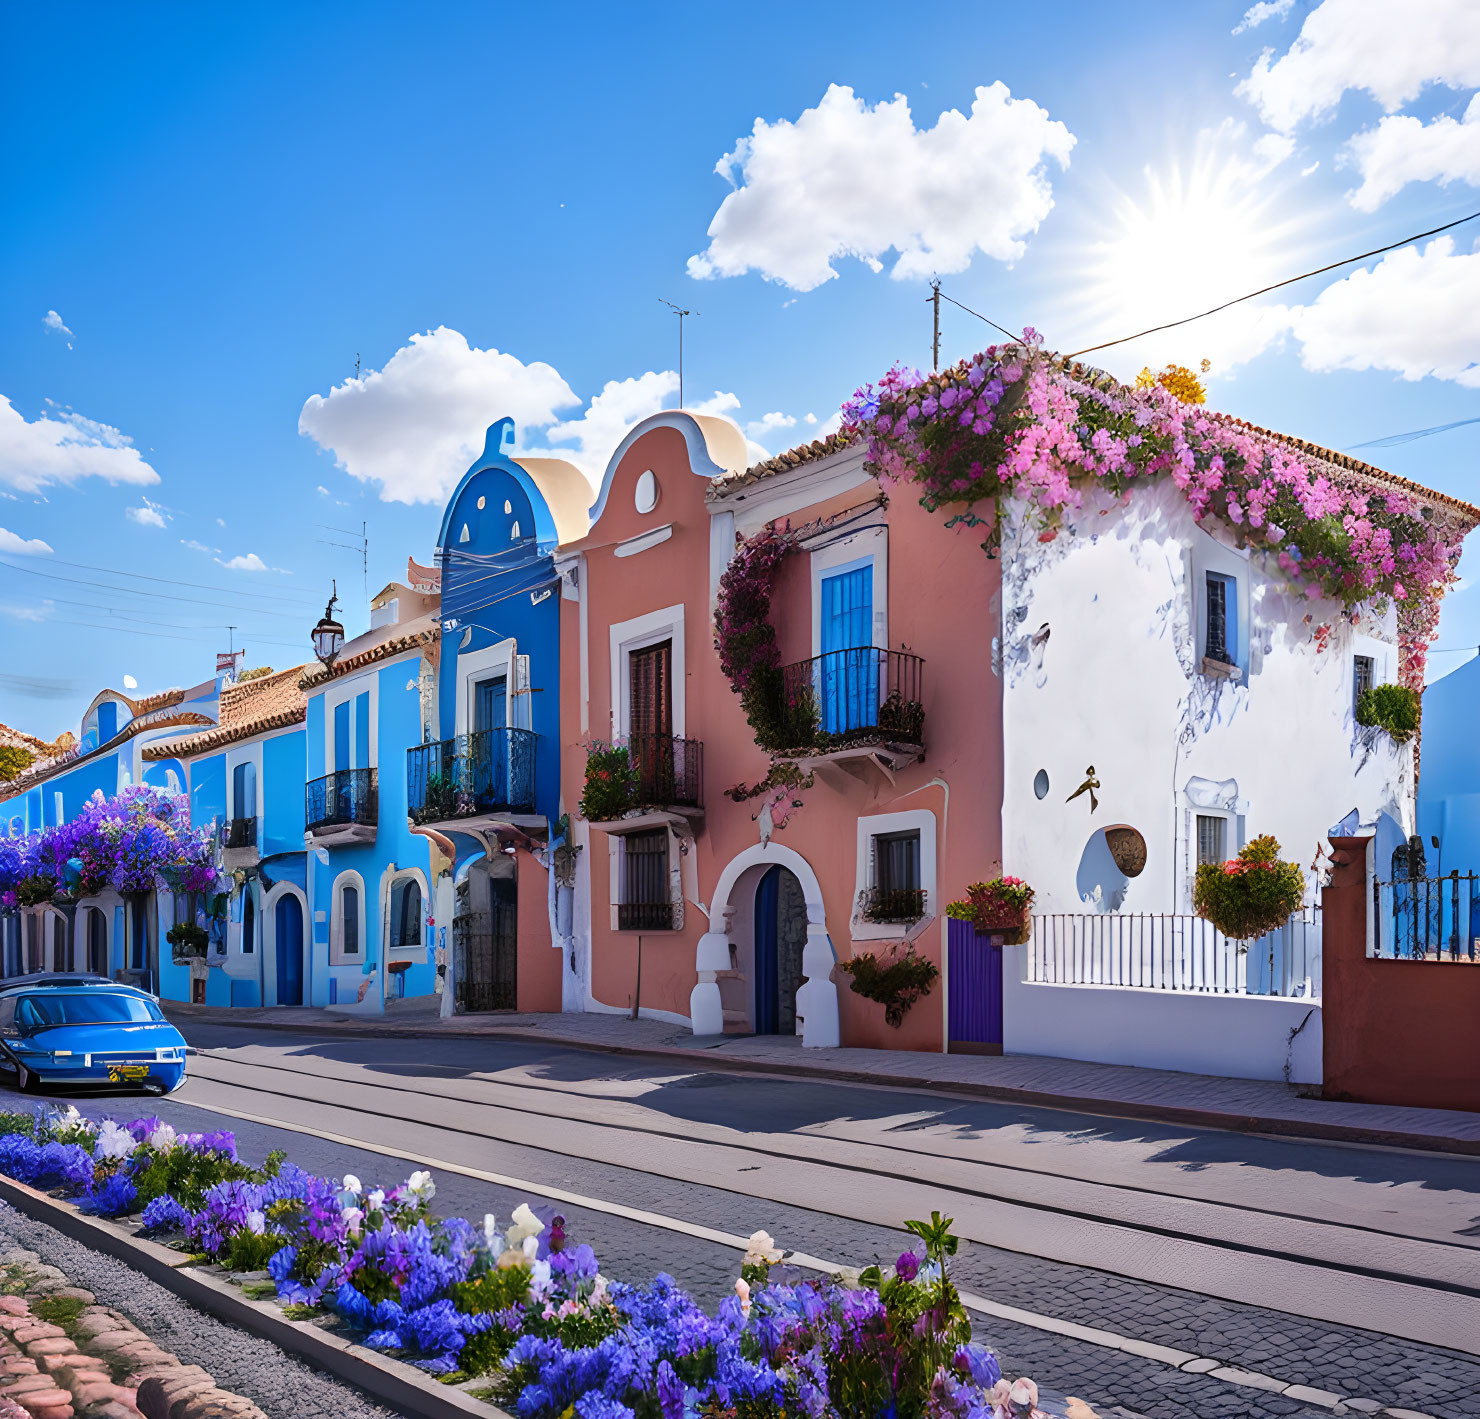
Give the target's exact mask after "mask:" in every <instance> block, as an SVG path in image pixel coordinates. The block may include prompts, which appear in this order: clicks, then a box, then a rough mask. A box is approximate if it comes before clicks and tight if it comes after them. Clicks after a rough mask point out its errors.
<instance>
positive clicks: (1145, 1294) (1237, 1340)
mask: <svg viewBox="0 0 1480 1419" xmlns="http://www.w3.org/2000/svg"><path fill="white" fill-rule="evenodd" d="M81 1106H82V1107H83V1108H84V1109H85V1110H86V1111H87V1112H90V1113H93V1114H96V1115H102V1114H104V1113H108V1112H113V1113H121V1112H127V1110H119V1109H118V1108H117V1106H116V1105H115V1106H113V1107H111V1108H110V1107H109V1106H108V1105H106V1104H102V1103H96V1102H86V1101H82V1102H81ZM149 1111H150V1112H157V1113H159V1114H160V1115H161V1116H163V1117H166V1118H168V1119H170V1120H171V1121H172V1122H174V1123H175V1124H176V1125H177V1126H178V1127H182V1128H209V1127H221V1126H229V1127H232V1128H233V1129H234V1130H235V1132H236V1134H237V1137H238V1141H239V1145H240V1147H241V1150H242V1152H243V1155H244V1156H246V1157H247V1158H249V1159H251V1160H253V1161H258V1160H260V1159H261V1158H262V1157H264V1156H265V1155H266V1154H267V1152H268V1151H269V1150H270V1149H271V1148H274V1147H282V1148H286V1149H287V1150H288V1151H289V1153H290V1156H292V1157H293V1158H294V1160H295V1161H297V1162H298V1163H300V1165H302V1166H304V1167H307V1168H310V1169H313V1170H317V1171H320V1172H323V1173H328V1174H335V1175H338V1174H342V1173H344V1172H346V1171H351V1172H355V1173H356V1174H357V1175H359V1176H360V1177H362V1178H364V1179H366V1180H368V1179H370V1178H375V1179H377V1180H380V1181H387V1180H395V1179H396V1177H397V1174H398V1173H402V1174H404V1172H407V1171H409V1170H410V1168H411V1167H412V1165H413V1164H412V1162H411V1161H410V1160H408V1161H407V1162H405V1163H403V1164H401V1165H400V1166H399V1167H398V1166H397V1161H396V1160H395V1159H394V1158H389V1157H386V1156H385V1155H384V1154H382V1153H379V1152H375V1151H371V1150H368V1149H357V1148H353V1147H347V1146H345V1145H342V1144H338V1143H333V1142H329V1141H327V1140H324V1139H320V1138H317V1137H314V1136H312V1135H308V1134H302V1133H296V1132H292V1131H285V1130H281V1129H278V1128H274V1127H271V1126H268V1125H263V1124H257V1123H252V1122H246V1121H240V1120H231V1119H223V1118H222V1116H221V1115H219V1114H216V1113H213V1112H211V1111H209V1110H205V1109H200V1108H196V1107H193V1106H191V1105H188V1104H184V1103H181V1102H178V1101H176V1100H173V1099H172V1100H167V1101H162V1102H160V1101H154V1102H152V1103H151V1104H150V1106H149ZM323 1126H324V1127H325V1128H326V1129H334V1130H335V1131H338V1130H337V1129H335V1123H334V1120H332V1119H330V1118H328V1117H326V1119H325V1121H324V1125H323ZM346 1127H347V1125H346ZM448 1151H449V1155H450V1156H452V1153H451V1150H450V1149H449V1150H448ZM475 1165H476V1166H481V1167H484V1168H496V1169H497V1170H498V1171H501V1172H505V1173H508V1174H511V1175H517V1176H523V1177H527V1178H529V1179H531V1180H532V1181H534V1180H538V1181H539V1182H542V1183H544V1184H545V1185H547V1186H552V1187H559V1188H564V1189H568V1190H570V1191H572V1192H577V1193H581V1194H583V1195H586V1196H590V1197H594V1198H600V1199H602V1200H604V1201H608V1202H615V1203H621V1204H624V1205H626V1206H631V1207H640V1208H644V1209H647V1210H650V1211H653V1212H658V1213H662V1214H664V1215H667V1216H670V1217H677V1218H681V1219H683V1220H685V1221H687V1222H691V1223H695V1224H698V1225H701V1226H708V1227H714V1228H717V1229H721V1230H724V1231H726V1232H729V1233H737V1234H739V1235H742V1236H743V1235H747V1234H748V1233H749V1232H751V1231H752V1230H754V1229H755V1228H757V1227H765V1228H766V1229H768V1230H769V1231H771V1232H772V1234H773V1235H774V1236H776V1238H777V1239H778V1242H779V1244H780V1245H782V1246H783V1247H785V1248H787V1249H789V1250H795V1251H804V1252H808V1253H810V1254H812V1255H814V1256H821V1257H824V1258H827V1259H829V1260H837V1261H840V1262H847V1263H852V1264H864V1263H866V1262H868V1261H871V1260H879V1261H884V1262H888V1261H891V1260H892V1258H893V1257H894V1256H895V1255H897V1254H898V1253H899V1251H901V1250H902V1249H903V1248H904V1247H905V1246H906V1245H907V1244H908V1238H907V1237H906V1236H905V1235H904V1234H903V1233H901V1232H898V1231H894V1230H892V1229H890V1228H887V1227H879V1226H874V1225H870V1224H866V1223H860V1222H857V1221H852V1220H849V1219H846V1218H840V1217H837V1216H833V1215H831V1214H828V1213H822V1212H814V1211H810V1210H808V1209H805V1208H799V1207H789V1206H785V1205H781V1204H777V1203H773V1202H768V1201H762V1200H758V1199H756V1198H753V1197H747V1196H744V1195H742V1194H738V1193H734V1192H729V1191H725V1190H724V1189H721V1188H714V1187H706V1186H701V1185H697V1184H693V1183H689V1182H685V1181H682V1180H679V1179H673V1178H664V1177H657V1176H654V1175H651V1174H647V1173H639V1172H635V1171H632V1170H629V1169H623V1168H618V1167H614V1166H611V1165H605V1164H600V1163H595V1162H589V1161H586V1160H583V1159H579V1158H572V1157H569V1156H567V1155H564V1154H560V1153H556V1152H551V1151H547V1150H541V1149H534V1148H526V1147H520V1146H516V1145H511V1144H508V1143H505V1142H502V1141H499V1142H498V1143H497V1145H496V1157H494V1156H490V1150H489V1148H488V1147H487V1145H486V1144H485V1146H484V1147H483V1148H482V1150H481V1157H480V1159H479V1160H478V1162H477V1163H476V1164H475ZM437 1187H438V1192H437V1206H438V1209H439V1210H441V1211H443V1212H445V1213H455V1214H460V1215H464V1216H472V1217H481V1216H482V1214H483V1213H484V1212H485V1211H494V1212H496V1213H497V1214H498V1215H499V1216H500V1218H505V1217H507V1216H508V1215H509V1213H510V1211H511V1210H512V1209H513V1208H514V1207H515V1206H517V1205H518V1203H519V1202H521V1201H524V1200H526V1197H527V1194H525V1193H522V1192H520V1191H518V1190H516V1189H510V1188H505V1187H501V1186H498V1185H494V1184H490V1183H485V1182H483V1181H481V1180H479V1179H476V1178H469V1177H465V1176H462V1175H461V1174H457V1173H450V1172H445V1171H444V1172H441V1173H439V1174H438V1177H437ZM565 1210H566V1212H567V1215H568V1219H569V1225H570V1228H571V1231H572V1235H574V1236H577V1237H579V1238H581V1239H582V1240H587V1241H590V1242H591V1243H592V1245H593V1246H595V1248H596V1250H597V1254H598V1256H599V1257H600V1258H601V1263H602V1268H603V1270H604V1271H605V1272H606V1273H607V1274H608V1275H611V1276H615V1277H620V1278H622V1279H625V1280H630V1281H646V1280H648V1279H650V1278H651V1277H652V1276H653V1275H654V1274H656V1273H657V1272H659V1271H666V1272H668V1273H669V1274H670V1275H672V1276H674V1277H675V1278H676V1279H677V1280H678V1281H680V1282H681V1283H682V1284H683V1285H685V1286H686V1287H688V1288H689V1289H690V1290H692V1291H693V1292H694V1293H695V1294H696V1295H697V1296H699V1297H700V1298H701V1299H702V1300H703V1301H704V1302H705V1303H706V1304H709V1305H713V1304H715V1303H716V1302H718V1301H719V1300H720V1299H721V1298H722V1297H723V1296H724V1295H726V1294H728V1293H729V1291H730V1288H731V1287H732V1285H733V1282H734V1277H735V1270H736V1258H735V1256H734V1253H733V1252H732V1251H731V1250H730V1249H729V1248H727V1247H724V1246H721V1245H719V1244H716V1243H713V1242H709V1241H705V1240H701V1239H697V1238H691V1237H687V1236H684V1235H681V1234H675V1233H674V1232H671V1231H668V1230H664V1229H659V1228H655V1227H653V1226H651V1225H648V1224H645V1223H640V1222H635V1221H632V1220H629V1219H625V1218H621V1217H614V1216H611V1215H610V1214H607V1213H601V1212H596V1211H587V1210H584V1209H581V1208H578V1207H570V1208H567V1209H565ZM58 1264H60V1263H58ZM955 1273H956V1276H957V1278H958V1280H959V1282H960V1284H961V1286H962V1288H963V1289H964V1290H968V1291H973V1292H976V1293H978V1294H981V1295H984V1296H986V1297H988V1298H990V1299H992V1300H995V1301H999V1302H1002V1303H1004V1304H1007V1305H1012V1306H1018V1307H1021V1308H1023V1309H1025V1310H1032V1311H1034V1312H1037V1313H1039V1314H1045V1315H1050V1316H1053V1317H1056V1318H1058V1319H1061V1320H1070V1321H1075V1322H1078V1323H1080V1324H1084V1325H1091V1326H1096V1327H1099V1328H1103V1329H1106V1330H1110V1331H1113V1332H1115V1333H1117V1334H1120V1335H1125V1336H1129V1337H1132V1338H1134V1339H1138V1340H1146V1341H1152V1342H1155V1343H1158V1344H1164V1345H1169V1346H1173V1347H1175V1348H1179V1349H1184V1350H1189V1351H1192V1352H1194V1353H1196V1354H1198V1355H1203V1356H1209V1357H1211V1358H1213V1359H1217V1360H1219V1361H1221V1362H1223V1363H1225V1364H1227V1365H1230V1366H1232V1367H1235V1368H1240V1369H1248V1370H1254V1371H1259V1372H1262V1373H1264V1374H1268V1375H1272V1376H1274V1377H1276V1378H1278V1379H1281V1380H1284V1381H1286V1382H1288V1383H1297V1384H1305V1385H1309V1386H1311V1387H1312V1388H1315V1389H1321V1390H1328V1391H1331V1392H1333V1393H1336V1394H1341V1395H1346V1396H1352V1397H1355V1398H1358V1399H1370V1400H1373V1401H1376V1402H1377V1403H1379V1404H1381V1405H1384V1406H1394V1407H1399V1408H1403V1409H1411V1410H1415V1411H1419V1412H1421V1413H1425V1414H1431V1415H1434V1416H1437V1417H1438V1419H1475V1416H1480V1361H1477V1360H1475V1359H1473V1358H1471V1357H1468V1356H1464V1355H1460V1354H1456V1353H1455V1352H1453V1351H1448V1350H1443V1349H1439V1348H1436V1347H1431V1346H1424V1345H1419V1344H1414V1343H1410V1342H1407V1341H1395V1340H1391V1339H1389V1338H1387V1337H1385V1336H1381V1335H1375V1334H1372V1333H1370V1332H1366V1331H1361V1330H1355V1329H1351V1328H1348V1327H1341V1326H1335V1325H1331V1324H1328V1323H1325V1322H1320V1321H1310V1320H1304V1319H1301V1318H1300V1317H1296V1316H1291V1315H1287V1314H1284V1313H1281V1312H1279V1311H1276V1310H1273V1309H1269V1310H1265V1309H1261V1308H1259V1307H1254V1306H1246V1305H1239V1304H1236V1303H1231V1302H1225V1301H1218V1300H1213V1299H1210V1298H1208V1297H1206V1296H1200V1295H1197V1294H1195V1293H1191V1292H1187V1291H1179V1290H1175V1289H1172V1288H1168V1287H1159V1286H1153V1285H1149V1284H1146V1283H1143V1282H1138V1281H1131V1280H1127V1279H1125V1278H1123V1277H1118V1276H1112V1275H1108V1274H1106V1273H1104V1272H1099V1271H1094V1270H1090V1269H1088V1268H1084V1267H1076V1266H1068V1265H1064V1264H1062V1263H1057V1262H1051V1261H1044V1260H1041V1259H1038V1258H1034V1257H1027V1256H1023V1255H1021V1254H1018V1253H1014V1252H1008V1251H1003V1250H1000V1249H997V1248H993V1247H988V1246H983V1245H980V1244H973V1243H969V1242H968V1243H965V1244H963V1247H962V1250H961V1252H960V1254H959V1256H958V1258H957V1260H956V1263H955ZM84 1284H88V1285H91V1283H90V1282H84ZM92 1289H98V1288H96V1287H93V1288H92ZM174 1304H176V1305H178V1303H174ZM977 1329H978V1333H979V1334H981V1335H982V1337H983V1338H984V1339H986V1340H987V1341H988V1342H989V1343H990V1344H991V1345H993V1346H994V1348H996V1349H997V1350H998V1352H999V1354H1000V1355H1001V1356H1002V1358H1003V1364H1004V1369H1006V1370H1009V1371H1011V1372H1014V1373H1019V1374H1030V1375H1033V1376H1034V1377H1036V1378H1038V1379H1039V1380H1040V1381H1041V1382H1042V1383H1044V1384H1046V1385H1049V1386H1052V1387H1053V1388H1054V1389H1057V1390H1060V1391H1065V1392H1067V1393H1070V1394H1076V1395H1079V1396H1081V1397H1082V1398H1084V1399H1085V1400H1087V1401H1088V1402H1089V1403H1091V1404H1093V1405H1094V1406H1095V1407H1096V1408H1097V1409H1098V1410H1099V1411H1100V1412H1101V1414H1102V1415H1112V1414H1117V1415H1122V1416H1123V1415H1127V1414H1129V1415H1144V1416H1146V1419H1223V1416H1229V1419H1232V1417H1233V1416H1244V1415H1247V1416H1251V1419H1266V1416H1283V1415H1315V1414H1330V1413H1331V1412H1332V1411H1331V1410H1329V1409H1324V1408H1318V1407H1314V1406H1306V1405H1302V1404H1301V1403H1299V1402H1297V1401H1296V1400H1292V1399H1287V1398H1284V1397H1282V1396H1280V1395H1277V1394H1272V1393H1268V1392H1266V1391H1262V1390H1259V1389H1255V1388H1251V1387H1248V1386H1243V1385H1235V1384H1230V1383H1228V1382H1226V1381H1223V1380H1220V1379H1216V1378H1213V1377H1212V1376H1211V1375H1207V1374H1188V1373H1184V1372H1182V1371H1179V1370H1176V1369H1172V1368H1170V1367H1169V1366H1167V1365H1164V1364H1160V1363H1158V1362H1155V1361H1152V1360H1148V1359H1144V1358H1142V1357H1139V1356H1135V1355H1131V1354H1127V1353H1125V1352H1122V1351H1116V1350H1111V1349H1107V1348H1106V1347H1104V1346H1100V1345H1095V1344H1091V1343H1088V1342H1085V1341H1082V1340H1078V1339H1073V1338H1069V1337H1065V1336H1060V1335H1055V1334H1051V1333H1048V1332H1045V1331H1043V1330H1039V1329H1036V1328H1034V1327H1030V1326H1026V1325H1020V1324H1015V1323H1012V1322H1008V1321H1004V1320H1000V1319H994V1318H986V1317H983V1318H981V1319H980V1320H979V1322H978V1326H977ZM183 1353H184V1352H183V1351H182V1352H181V1354H182V1356H183ZM224 1382H225V1378H224V1377H223V1383H224ZM242 1388H243V1392H247V1391H246V1390H245V1387H244V1386H243V1387H242ZM253 1397H254V1398H257V1396H256V1395H255V1394H254V1395H253ZM258 1402H259V1403H263V1407H264V1408H269V1409H270V1406H269V1405H267V1404H266V1403H264V1402H263V1401H262V1400H261V1399H260V1398H259V1399H258ZM355 1412H372V1411H370V1410H364V1411H355Z"/></svg>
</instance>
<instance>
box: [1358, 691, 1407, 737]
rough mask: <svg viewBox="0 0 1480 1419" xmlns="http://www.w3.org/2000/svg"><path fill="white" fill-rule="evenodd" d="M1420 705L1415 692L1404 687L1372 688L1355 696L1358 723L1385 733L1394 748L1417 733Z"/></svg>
mask: <svg viewBox="0 0 1480 1419" xmlns="http://www.w3.org/2000/svg"><path fill="white" fill-rule="evenodd" d="M1421 703H1422V702H1421V700H1420V698H1419V695H1418V692H1417V691H1416V690H1410V689H1409V688H1408V686H1407V685H1374V686H1373V687H1372V688H1371V689H1370V690H1363V691H1362V693H1361V694H1360V695H1358V696H1357V723H1358V724H1360V725H1363V726H1364V727H1366V728H1377V729H1384V730H1386V731H1387V733H1388V734H1389V735H1390V736H1391V738H1392V740H1393V742H1394V743H1395V744H1402V743H1404V742H1406V741H1407V740H1409V739H1412V738H1413V736H1414V735H1415V734H1416V733H1417V732H1418V715H1419V707H1420V705H1421Z"/></svg>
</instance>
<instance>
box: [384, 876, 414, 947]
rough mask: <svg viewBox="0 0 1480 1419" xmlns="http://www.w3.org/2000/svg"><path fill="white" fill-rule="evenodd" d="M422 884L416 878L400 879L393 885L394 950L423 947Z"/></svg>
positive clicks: (391, 942)
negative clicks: (406, 947) (402, 947)
mask: <svg viewBox="0 0 1480 1419" xmlns="http://www.w3.org/2000/svg"><path fill="white" fill-rule="evenodd" d="M421 916H422V912H421V883H419V882H418V881H417V880H416V878H415V877H398V878H397V879H396V880H395V881H394V882H393V883H392V884H391V920H390V928H391V940H390V944H391V947H392V949H395V948H396V947H399V946H420V945H421Z"/></svg>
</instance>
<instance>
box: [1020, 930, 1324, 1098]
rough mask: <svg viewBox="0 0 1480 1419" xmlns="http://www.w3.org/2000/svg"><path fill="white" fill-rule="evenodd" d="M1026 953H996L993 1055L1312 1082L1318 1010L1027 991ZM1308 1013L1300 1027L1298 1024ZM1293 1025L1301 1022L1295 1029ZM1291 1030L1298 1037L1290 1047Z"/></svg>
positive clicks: (1083, 990)
mask: <svg viewBox="0 0 1480 1419" xmlns="http://www.w3.org/2000/svg"><path fill="white" fill-rule="evenodd" d="M1026 951H1027V947H1025V946H1008V947H1005V948H1004V950H1003V953H1002V977H1003V982H1002V984H1003V1002H1002V1034H1003V1042H1002V1050H1003V1053H1004V1054H1032V1055H1049V1056H1054V1057H1057V1058H1059V1059H1082V1060H1090V1061H1093V1062H1095V1063H1100V1064H1133V1065H1139V1066H1140V1067H1142V1068H1144V1069H1175V1070H1180V1071H1182V1072H1184V1073H1190V1074H1213V1075H1221V1076H1224V1077H1227V1078H1233V1079H1283V1078H1284V1077H1285V1075H1284V1069H1285V1061H1286V1059H1287V1058H1288V1059H1289V1060H1290V1065H1291V1068H1290V1079H1291V1082H1292V1083H1296V1084H1319V1083H1320V1082H1321V1007H1320V1004H1319V1002H1315V1003H1313V1002H1311V1001H1309V1000H1280V999H1276V998H1274V997H1272V996H1264V995H1258V996H1242V995H1201V994H1191V993H1188V992H1183V991H1166V990H1135V989H1128V988H1125V987H1121V986H1098V985H1034V984H1030V983H1028V982H1025V981H1024V980H1023V967H1024V965H1025V952H1026ZM1307 1015H1309V1017H1310V1018H1309V1020H1307V1019H1306V1017H1307ZM1302 1021H1304V1022H1305V1027H1304V1029H1301V1028H1300V1026H1301V1023H1302ZM1292 1030H1300V1033H1299V1034H1298V1035H1296V1036H1295V1038H1294V1040H1293V1042H1292V1041H1291V1038H1290V1032H1291V1031H1292Z"/></svg>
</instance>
